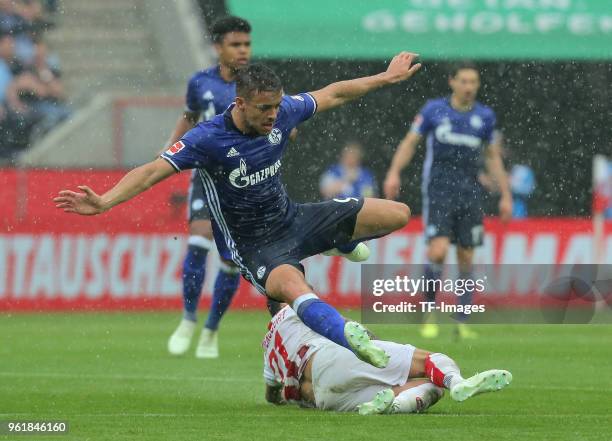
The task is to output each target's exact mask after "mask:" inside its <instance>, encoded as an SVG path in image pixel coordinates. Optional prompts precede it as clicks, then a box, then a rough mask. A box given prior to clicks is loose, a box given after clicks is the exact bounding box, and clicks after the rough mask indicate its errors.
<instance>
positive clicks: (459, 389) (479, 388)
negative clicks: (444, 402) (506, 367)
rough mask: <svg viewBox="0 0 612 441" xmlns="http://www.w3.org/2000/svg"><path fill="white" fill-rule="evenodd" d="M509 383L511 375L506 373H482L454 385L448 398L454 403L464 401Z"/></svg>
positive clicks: (493, 371)
mask: <svg viewBox="0 0 612 441" xmlns="http://www.w3.org/2000/svg"><path fill="white" fill-rule="evenodd" d="M511 382H512V374H511V373H510V372H508V371H503V370H499V369H493V370H490V371H484V372H481V373H479V374H476V375H474V376H472V377H470V378H466V379H465V380H463V381H462V382H460V383H457V384H455V385H454V386H453V387H451V390H450V396H451V398H452V399H453V400H455V401H465V400H467V399H468V398H470V397H473V396H474V395H478V394H482V393H484V392H496V391H498V390H501V389H503V388H504V387H506V386H508V385H509V384H510V383H511Z"/></svg>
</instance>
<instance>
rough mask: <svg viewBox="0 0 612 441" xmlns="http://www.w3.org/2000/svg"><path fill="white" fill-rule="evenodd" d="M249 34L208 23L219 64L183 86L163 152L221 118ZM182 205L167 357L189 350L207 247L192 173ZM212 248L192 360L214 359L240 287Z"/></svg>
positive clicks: (225, 259)
mask: <svg viewBox="0 0 612 441" xmlns="http://www.w3.org/2000/svg"><path fill="white" fill-rule="evenodd" d="M250 32H251V26H250V24H249V23H248V22H247V21H246V20H244V19H242V18H239V17H224V18H221V19H219V20H217V21H216V22H215V23H213V25H212V26H211V37H212V40H213V43H214V46H215V49H216V51H217V55H218V57H219V64H218V65H216V66H214V67H211V68H209V69H206V70H202V71H199V72H196V73H195V74H194V75H193V76H192V77H191V79H190V80H189V84H188V86H187V94H186V97H185V102H186V103H185V104H186V106H185V112H184V114H183V115H182V116H181V117H180V118H179V119H178V121H177V122H176V126H175V128H174V131H173V132H172V135H171V136H170V139H169V140H168V143H167V146H166V148H168V147H170V146H171V145H172V144H174V143H175V142H176V141H178V140H179V139H180V138H181V137H182V136H183V135H184V134H185V133H187V132H188V131H189V130H191V129H192V128H193V127H194V126H195V125H196V124H197V123H198V121H199V120H200V117H202V119H204V120H205V121H207V120H209V119H211V118H212V117H213V116H215V115H217V114H219V113H223V111H224V110H225V109H227V108H228V107H229V105H230V104H231V103H232V102H233V101H234V98H235V97H236V82H235V75H236V71H237V70H238V69H240V68H243V67H245V66H246V65H247V64H248V62H249V60H250V58H251V36H250ZM188 199H189V200H188V204H189V205H188V210H189V212H188V217H189V239H188V245H187V253H186V255H185V260H184V261H183V319H182V320H181V322H180V324H179V326H178V327H177V328H176V330H175V331H174V333H173V334H172V336H171V337H170V339H169V340H168V351H169V352H170V353H171V354H173V355H181V354H184V353H185V352H187V350H188V349H189V346H190V344H191V339H192V337H193V334H194V332H195V330H196V322H197V317H196V311H197V309H198V303H199V300H200V295H201V293H202V285H203V284H204V278H205V269H206V256H207V254H208V251H209V250H210V249H211V248H212V246H213V234H212V227H211V222H210V211H209V208H208V202H207V201H206V196H205V195H204V190H203V188H202V184H201V182H200V179H199V178H198V177H197V175H196V173H195V171H194V172H193V173H192V176H191V183H190V186H189V198H188ZM217 248H218V250H219V254H220V256H221V263H220V270H219V273H218V274H217V277H216V279H215V284H214V288H213V296H212V301H211V307H210V312H209V314H208V319H207V320H206V322H205V324H204V328H203V329H202V334H201V336H200V339H199V342H198V345H197V347H196V353H195V354H196V357H198V358H217V357H218V356H219V347H218V338H217V335H218V327H219V322H220V320H221V317H223V314H224V313H225V311H226V310H227V309H228V308H229V305H230V303H231V301H232V297H233V296H234V294H235V292H236V290H237V289H238V285H239V283H240V273H239V271H238V268H237V267H236V266H235V265H234V264H233V263H232V262H231V259H232V258H231V255H230V253H229V251H227V249H226V248H225V246H224V243H223V242H221V243H219V242H217Z"/></svg>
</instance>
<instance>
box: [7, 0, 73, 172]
mask: <svg viewBox="0 0 612 441" xmlns="http://www.w3.org/2000/svg"><path fill="white" fill-rule="evenodd" d="M55 8H56V3H55V1H50V0H47V1H40V0H0V160H1V159H10V158H13V157H14V156H16V155H17V154H18V153H19V152H21V151H22V150H23V149H25V148H26V147H27V146H29V145H30V144H31V143H32V142H33V141H34V140H35V139H37V138H39V137H41V136H42V135H44V134H45V133H47V132H48V131H49V130H50V129H52V128H53V127H54V126H56V125H57V124H59V123H60V122H61V121H63V120H64V119H66V118H67V117H68V116H69V115H70V108H69V106H68V105H67V104H66V100H65V92H64V86H63V83H62V80H61V74H60V70H59V63H58V59H57V57H56V56H55V55H53V53H51V52H50V50H49V47H48V45H47V43H46V42H45V39H44V35H45V32H46V31H47V30H48V29H50V28H51V27H52V26H53V21H52V16H53V13H54V12H55Z"/></svg>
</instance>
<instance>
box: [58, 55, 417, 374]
mask: <svg viewBox="0 0 612 441" xmlns="http://www.w3.org/2000/svg"><path fill="white" fill-rule="evenodd" d="M415 57H416V55H415V54H410V53H407V52H402V53H400V54H399V55H397V56H396V57H394V58H393V60H392V61H391V63H390V64H389V66H388V68H387V70H386V71H385V72H382V73H380V74H377V75H372V76H369V77H363V78H358V79H354V80H349V81H340V82H337V83H333V84H330V85H329V86H327V87H324V88H323V89H320V90H317V91H315V92H312V93H303V94H298V95H294V96H284V95H283V89H282V84H281V82H280V80H279V79H278V77H277V76H276V74H274V72H273V71H271V70H270V69H268V68H266V67H265V66H262V65H252V66H249V67H247V68H245V69H241V70H240V71H239V72H238V73H237V78H236V93H237V96H236V100H235V105H232V106H230V108H229V109H227V110H226V111H225V112H224V113H223V114H222V115H217V116H215V117H214V118H213V119H211V120H210V121H208V122H202V123H199V124H198V125H197V126H196V127H195V128H194V129H192V130H190V131H189V132H187V134H185V136H183V137H182V139H181V140H180V141H178V142H176V143H175V144H173V145H172V147H170V148H169V149H168V150H167V151H166V152H165V153H163V154H162V156H161V158H158V159H156V160H155V161H152V162H150V163H148V164H145V165H143V166H140V167H137V168H136V169H134V170H132V171H130V172H129V173H127V174H126V175H125V176H124V177H123V178H122V179H121V180H120V181H119V182H118V183H117V184H116V185H115V186H114V187H113V188H112V189H111V190H109V191H107V192H106V193H104V194H103V195H101V196H100V195H98V194H96V193H95V192H94V191H93V190H91V189H90V188H89V187H86V186H80V187H79V189H80V190H81V191H82V192H74V191H70V190H62V191H60V193H59V196H58V197H56V198H55V199H54V201H55V202H56V204H57V205H56V206H57V208H59V209H63V210H64V211H66V212H71V213H78V214H81V215H94V214H99V213H102V212H105V211H107V210H109V209H111V208H112V207H114V206H115V205H117V204H119V203H121V202H125V201H127V200H129V199H131V198H133V197H134V196H136V195H138V194H140V193H142V192H143V191H145V190H147V189H148V188H150V187H152V186H153V185H155V184H156V183H158V182H160V181H161V180H163V179H165V178H167V177H169V176H171V175H172V174H174V173H175V172H178V171H181V170H185V169H193V168H197V169H198V174H199V176H200V178H201V179H202V183H203V185H204V190H205V192H206V196H207V198H208V201H209V205H210V209H211V213H212V216H213V223H212V226H213V234H214V236H215V239H216V240H217V242H219V241H224V242H225V244H226V245H227V248H228V249H229V250H230V251H231V254H232V260H233V262H234V263H235V264H236V265H237V266H238V267H240V271H241V273H242V275H243V276H244V278H245V279H247V280H248V281H249V282H250V283H251V284H252V285H253V286H255V287H256V288H257V289H258V290H259V291H261V292H262V293H264V294H266V295H267V296H268V297H271V298H273V299H275V300H278V301H283V302H286V303H288V304H290V305H291V307H292V308H293V309H294V310H295V311H296V313H297V314H298V316H299V317H300V319H301V320H302V321H303V322H304V324H305V325H306V326H308V327H309V328H311V329H312V330H313V331H315V332H317V333H319V334H320V335H322V336H323V337H325V338H327V339H329V340H331V341H333V342H335V343H337V344H339V345H341V346H344V347H346V348H348V349H350V350H352V351H353V352H354V353H355V354H356V355H357V356H358V357H359V358H361V359H363V360H364V361H367V362H368V363H370V364H372V365H374V366H377V367H384V366H386V365H387V363H388V360H389V356H388V354H386V353H385V351H384V349H382V348H380V347H378V346H376V345H375V344H374V343H373V342H372V341H371V340H370V338H369V337H368V334H367V332H366V330H365V328H364V327H363V326H361V325H360V324H358V323H356V322H347V323H345V321H344V319H343V317H342V316H341V315H340V314H339V313H338V311H336V310H335V309H334V308H332V307H331V306H329V305H328V304H327V303H325V302H323V301H322V300H320V299H319V298H318V297H317V296H316V295H315V294H314V293H313V292H312V287H311V286H309V285H308V283H307V282H306V279H305V276H304V268H303V266H302V265H301V263H300V262H301V260H303V259H305V258H307V257H309V256H313V255H316V254H319V253H322V252H324V251H326V250H329V249H332V248H337V247H338V246H343V245H345V246H346V245H348V244H351V243H353V244H356V243H358V242H360V241H363V240H367V239H372V238H376V237H381V236H384V235H386V234H388V233H390V232H392V231H395V230H397V229H399V228H402V227H403V226H405V225H406V223H407V222H408V220H409V218H410V209H409V208H408V206H406V205H405V204H402V203H399V202H394V201H389V200H383V199H372V198H366V199H357V198H347V199H345V200H331V201H326V202H320V203H315V204H297V203H295V202H293V201H291V200H290V199H289V197H288V196H287V193H286V191H285V188H284V186H283V184H282V182H281V180H280V173H279V172H280V169H281V166H282V162H281V160H282V155H283V152H284V150H285V148H286V146H287V143H288V138H289V135H290V133H291V131H292V130H293V129H294V128H295V127H296V126H297V125H299V124H300V123H301V122H303V121H305V120H307V119H308V118H310V117H312V116H313V115H314V114H315V113H316V112H322V111H325V110H328V109H332V108H335V107H338V106H341V105H343V104H345V103H347V102H349V101H352V100H354V99H356V98H359V97H361V96H363V95H365V94H366V93H368V92H371V91H373V90H376V89H378V88H381V87H384V86H387V85H391V84H395V83H398V82H401V81H404V80H407V79H408V78H410V77H411V76H412V75H414V73H416V72H417V71H418V69H419V68H420V67H421V65H420V64H415V65H412V63H413V61H414V59H415ZM233 152H236V153H235V154H234V153H233ZM230 153H231V154H230Z"/></svg>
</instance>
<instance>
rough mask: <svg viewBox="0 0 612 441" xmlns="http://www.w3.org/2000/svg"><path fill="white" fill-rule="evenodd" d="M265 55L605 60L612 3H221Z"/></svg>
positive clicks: (611, 38) (611, 54) (611, 43)
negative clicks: (247, 27) (249, 28)
mask: <svg viewBox="0 0 612 441" xmlns="http://www.w3.org/2000/svg"><path fill="white" fill-rule="evenodd" d="M228 6H229V10H230V12H231V13H232V14H235V15H239V16H241V17H244V18H246V19H248V20H249V21H250V22H251V24H252V25H253V44H254V50H255V54H256V55H257V56H261V57H269V58H287V57H300V58H360V59H378V58H388V57H390V56H392V55H393V54H395V53H397V52H398V51H401V50H409V51H412V52H418V53H420V54H421V56H422V57H423V58H424V59H453V58H473V59H489V60H497V59H549V60H550V59H563V60H567V59H581V60H585V59H610V58H612V0H228Z"/></svg>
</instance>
